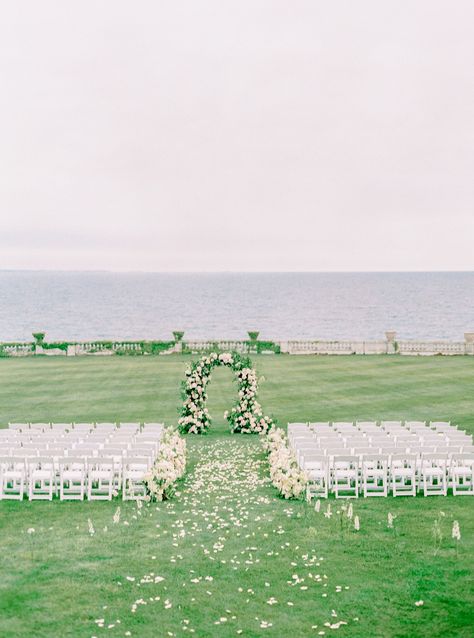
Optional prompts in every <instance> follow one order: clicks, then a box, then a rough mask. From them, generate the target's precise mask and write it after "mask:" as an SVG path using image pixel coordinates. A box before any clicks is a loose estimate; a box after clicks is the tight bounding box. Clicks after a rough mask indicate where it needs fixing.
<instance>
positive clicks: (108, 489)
mask: <svg viewBox="0 0 474 638" xmlns="http://www.w3.org/2000/svg"><path fill="white" fill-rule="evenodd" d="M114 477H115V469H114V459H113V458H112V457H105V456H97V457H93V458H88V459H87V498H88V499H89V501H99V500H100V501H104V500H105V501H111V500H112V492H113V488H114Z"/></svg>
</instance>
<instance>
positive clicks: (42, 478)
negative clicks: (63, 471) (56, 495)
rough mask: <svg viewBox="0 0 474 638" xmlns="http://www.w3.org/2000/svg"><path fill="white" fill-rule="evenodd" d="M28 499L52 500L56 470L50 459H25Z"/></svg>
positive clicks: (52, 460)
mask: <svg viewBox="0 0 474 638" xmlns="http://www.w3.org/2000/svg"><path fill="white" fill-rule="evenodd" d="M27 468H28V498H29V499H30V501H33V500H43V501H44V500H48V501H52V500H53V492H55V490H56V470H55V467H54V459H53V458H51V457H36V458H29V459H27Z"/></svg>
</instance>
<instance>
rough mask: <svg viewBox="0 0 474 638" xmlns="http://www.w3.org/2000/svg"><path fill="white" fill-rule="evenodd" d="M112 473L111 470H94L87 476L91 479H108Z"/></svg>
mask: <svg viewBox="0 0 474 638" xmlns="http://www.w3.org/2000/svg"><path fill="white" fill-rule="evenodd" d="M113 475H114V472H113V470H111V469H110V470H94V471H93V472H89V478H90V479H91V480H94V479H109V478H111V477H112V476H113Z"/></svg>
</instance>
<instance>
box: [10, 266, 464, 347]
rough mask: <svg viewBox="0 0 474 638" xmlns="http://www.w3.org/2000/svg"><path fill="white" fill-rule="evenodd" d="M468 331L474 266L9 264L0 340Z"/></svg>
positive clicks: (446, 335)
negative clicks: (40, 335)
mask: <svg viewBox="0 0 474 638" xmlns="http://www.w3.org/2000/svg"><path fill="white" fill-rule="evenodd" d="M388 329H394V330H397V332H398V336H399V338H407V339H412V338H425V339H429V338H443V339H462V338H463V333H464V331H467V330H474V272H465V273H253V274H249V273H213V274H162V273H109V272H89V273H70V272H69V273H65V272H7V271H3V272H0V341H10V340H28V339H30V338H31V333H32V332H33V331H35V330H45V331H46V333H47V335H48V338H49V339H50V340H53V339H57V340H60V339H65V340H66V339H83V340H84V339H107V338H116V339H134V338H135V339H140V338H149V339H152V338H155V339H162V338H164V339H168V338H170V334H171V332H172V330H184V331H185V333H186V336H187V337H188V338H246V336H247V335H246V331H247V330H260V338H269V339H271V338H273V339H279V338H281V339H283V338H293V339H297V338H318V337H320V338H341V339H343V338H365V339H375V338H380V337H383V334H384V331H385V330H388Z"/></svg>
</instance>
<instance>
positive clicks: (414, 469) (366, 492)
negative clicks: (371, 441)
mask: <svg viewBox="0 0 474 638" xmlns="http://www.w3.org/2000/svg"><path fill="white" fill-rule="evenodd" d="M299 465H300V467H301V468H302V469H304V470H305V471H306V472H307V474H308V477H309V483H308V488H307V490H308V498H309V499H311V498H312V497H313V496H317V497H323V498H327V497H328V494H329V493H330V492H332V493H334V494H335V496H336V498H350V497H352V498H358V497H359V495H363V496H364V497H370V496H385V497H386V496H388V494H389V492H390V493H392V495H393V496H416V494H417V492H418V491H421V492H422V493H423V494H424V496H434V495H441V496H446V495H447V493H448V489H452V491H453V494H454V495H461V494H466V495H471V496H472V495H474V453H472V454H457V455H453V456H452V457H451V458H450V459H448V458H447V457H446V456H441V455H439V454H424V455H422V456H421V457H420V456H418V455H416V454H406V453H405V454H403V453H401V454H392V455H390V456H389V455H381V454H364V455H362V456H356V455H347V456H344V455H334V456H333V457H330V456H324V455H322V454H317V453H314V452H313V453H312V452H310V451H309V450H308V451H306V452H304V453H303V454H301V455H300V456H299Z"/></svg>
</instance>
